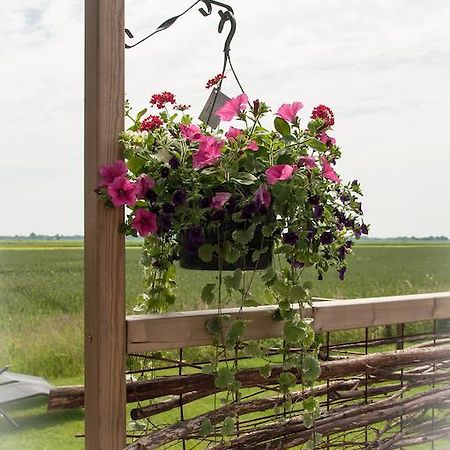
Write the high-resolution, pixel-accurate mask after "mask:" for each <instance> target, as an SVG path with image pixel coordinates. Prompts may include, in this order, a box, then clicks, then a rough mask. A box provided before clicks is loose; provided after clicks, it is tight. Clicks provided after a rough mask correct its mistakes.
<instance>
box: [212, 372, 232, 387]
mask: <svg viewBox="0 0 450 450" xmlns="http://www.w3.org/2000/svg"><path fill="white" fill-rule="evenodd" d="M234 381H235V379H234V372H233V371H232V370H231V369H229V368H228V367H221V368H220V369H219V370H218V371H217V377H216V379H215V380H214V382H215V385H216V386H217V387H218V388H219V389H227V388H228V387H229V386H231V385H232V384H233V383H234Z"/></svg>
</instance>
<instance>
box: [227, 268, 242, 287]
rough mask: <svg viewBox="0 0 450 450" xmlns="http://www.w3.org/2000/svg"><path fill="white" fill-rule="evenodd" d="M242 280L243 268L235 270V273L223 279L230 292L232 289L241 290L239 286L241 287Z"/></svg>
mask: <svg viewBox="0 0 450 450" xmlns="http://www.w3.org/2000/svg"><path fill="white" fill-rule="evenodd" d="M241 280H242V270H241V269H236V270H235V271H234V272H233V275H227V276H226V277H224V279H223V281H224V283H225V287H226V288H227V291H228V292H231V290H232V289H234V290H235V291H237V290H239V288H240V287H241Z"/></svg>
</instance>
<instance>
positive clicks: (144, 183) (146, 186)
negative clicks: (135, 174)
mask: <svg viewBox="0 0 450 450" xmlns="http://www.w3.org/2000/svg"><path fill="white" fill-rule="evenodd" d="M135 186H136V197H137V198H145V194H146V193H147V192H148V191H150V190H152V189H153V188H154V187H155V180H154V179H153V178H151V177H149V176H148V175H141V176H140V177H139V178H138V179H137V180H136V183H135Z"/></svg>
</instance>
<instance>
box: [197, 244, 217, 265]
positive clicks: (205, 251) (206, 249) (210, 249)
mask: <svg viewBox="0 0 450 450" xmlns="http://www.w3.org/2000/svg"><path fill="white" fill-rule="evenodd" d="M213 253H214V245H211V244H203V245H202V246H201V247H200V248H199V249H198V256H199V258H200V259H201V260H202V261H203V262H211V261H212V258H213Z"/></svg>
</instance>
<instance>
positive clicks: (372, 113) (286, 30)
mask: <svg viewBox="0 0 450 450" xmlns="http://www.w3.org/2000/svg"><path fill="white" fill-rule="evenodd" d="M230 4H231V5H232V6H233V8H234V9H235V13H236V17H237V25H238V29H237V33H236V37H235V39H234V41H233V44H232V57H233V62H234V65H235V67H236V69H237V71H238V73H239V77H240V79H241V81H242V83H243V85H244V87H245V88H246V90H247V91H248V93H249V95H250V96H251V97H260V98H262V99H264V100H266V101H268V102H269V103H270V104H272V105H273V106H274V107H275V106H277V105H278V104H279V103H281V102H285V101H290V100H297V99H299V100H301V101H302V102H303V103H304V104H305V113H304V115H305V116H306V115H307V114H308V111H309V110H310V109H311V108H312V107H313V106H315V105H316V104H318V103H325V104H328V105H330V106H332V107H333V109H334V111H335V114H336V118H337V124H336V133H335V135H336V137H337V138H338V141H339V143H340V144H341V146H342V148H343V150H344V157H343V159H342V160H341V163H340V165H339V169H340V170H341V172H342V173H343V174H344V176H345V177H347V178H355V177H357V178H359V179H360V180H361V183H362V185H363V187H364V191H365V194H366V195H365V202H364V203H365V211H366V215H367V218H368V221H369V222H371V223H372V234H373V235H384V236H386V235H396V234H415V235H424V234H450V212H448V211H447V209H448V208H447V209H446V208H445V205H446V204H447V203H448V202H447V200H446V195H447V192H449V191H450V182H449V177H448V176H447V171H448V170H449V169H450V157H449V151H448V144H447V137H446V129H447V120H448V119H447V117H448V105H449V104H450V45H449V44H450V31H449V30H448V23H449V22H450V4H449V3H448V2H446V1H445V0H430V1H428V2H426V3H424V2H420V1H418V0H396V1H395V2H392V1H389V0H367V1H364V2H362V1H360V0H347V1H345V2H344V1H342V0H340V1H339V0H323V1H321V2H311V1H310V2H307V1H306V0H302V1H295V2H293V1H288V0H277V1H271V2H268V1H266V2H261V0H258V1H256V0H247V1H245V2H242V1H237V0H231V1H230ZM187 5H188V2H186V1H184V0H183V1H181V0H173V1H171V2H166V3H160V4H158V5H157V7H156V6H155V3H154V2H149V1H148V0H145V1H144V0H127V1H126V8H127V20H126V22H127V26H128V27H129V28H130V29H131V30H132V31H133V33H134V34H135V35H136V38H139V37H140V36H144V35H146V34H147V33H149V32H151V31H152V30H154V29H155V28H156V27H157V26H158V25H159V24H160V23H161V22H162V21H164V20H165V19H167V18H168V17H170V16H172V15H175V14H177V13H179V12H180V11H181V10H182V9H183V8H184V7H186V6H187ZM0 17H2V22H1V24H0V32H1V35H2V38H3V39H4V42H3V45H2V47H1V48H0V55H1V57H2V61H6V64H2V68H1V86H2V92H1V96H0V98H1V106H2V107H1V110H0V111H1V112H0V133H1V136H2V137H3V143H2V152H1V153H2V164H1V168H0V179H1V180H2V192H3V196H4V198H5V199H7V203H6V209H7V214H6V216H7V217H8V219H7V220H6V221H3V222H2V224H1V226H0V234H16V233H19V234H20V233H25V234H28V233H30V232H31V231H34V232H42V233H79V232H81V231H82V176H83V175H82V155H83V151H82V144H83V117H82V114H83V64H84V62H83V11H82V3H81V2H80V1H79V0H59V1H56V0H23V1H22V2H20V3H13V4H11V3H10V4H8V5H6V3H5V2H3V4H0ZM217 24H218V17H217V15H216V13H214V15H213V16H212V17H207V18H204V17H202V16H201V15H200V14H199V13H198V12H196V11H195V10H192V11H191V12H190V13H188V15H186V16H184V17H182V18H181V19H180V20H179V21H178V22H177V23H176V24H175V25H174V26H173V27H172V28H170V29H169V30H167V31H165V32H162V33H160V34H159V35H157V36H155V37H154V38H152V39H150V40H148V41H147V42H146V43H144V44H142V45H140V46H139V47H136V48H135V49H133V50H129V51H127V53H126V56H127V71H126V76H127V78H126V91H127V95H128V97H129V98H130V100H131V102H132V104H133V105H135V107H136V108H139V107H141V106H145V105H146V102H147V101H148V97H149V95H150V94H151V93H152V92H157V91H160V90H171V91H173V92H176V93H177V94H178V97H179V98H180V100H182V101H183V102H186V103H190V104H192V105H193V111H194V112H195V111H197V112H198V111H200V109H201V107H202V105H203V103H204V101H205V100H206V97H207V93H206V91H204V83H205V81H206V80H207V79H208V78H210V77H211V76H213V75H214V74H216V73H218V72H219V71H220V69H221V64H222V47H223V40H224V35H219V34H217ZM227 30H228V29H226V30H224V33H226V32H227ZM224 89H225V91H226V92H227V93H229V94H230V95H233V94H235V93H237V92H238V88H237V86H236V84H235V83H234V82H233V80H232V76H231V74H228V79H227V80H226V83H225V84H224ZM4 209H5V208H4Z"/></svg>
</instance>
